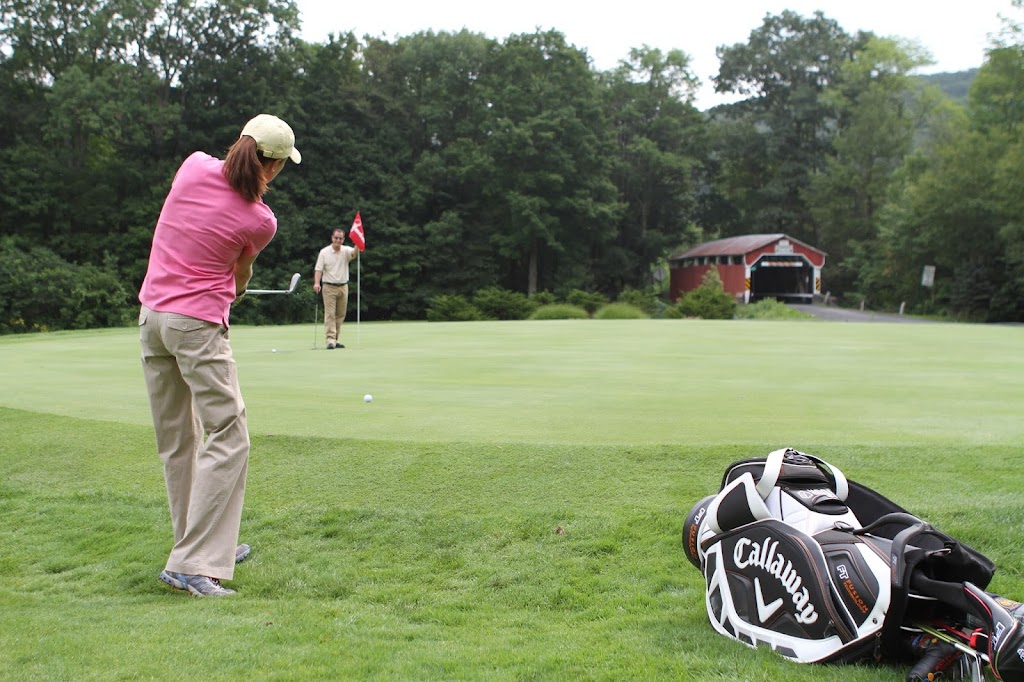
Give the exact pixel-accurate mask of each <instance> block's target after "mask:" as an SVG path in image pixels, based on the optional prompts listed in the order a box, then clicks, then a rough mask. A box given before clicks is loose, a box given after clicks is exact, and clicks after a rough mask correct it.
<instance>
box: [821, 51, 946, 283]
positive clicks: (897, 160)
mask: <svg viewBox="0 0 1024 682" xmlns="http://www.w3.org/2000/svg"><path fill="white" fill-rule="evenodd" d="M926 63H928V59H927V56H926V55H925V54H923V53H920V52H919V51H917V50H916V48H914V47H913V46H912V45H903V44H900V43H897V42H896V41H894V40H890V39H879V38H874V37H872V38H869V40H868V42H867V44H866V45H865V46H864V49H862V50H860V51H858V52H857V53H856V56H855V58H854V59H851V60H848V61H846V62H844V63H843V65H842V68H841V70H840V75H841V78H840V79H839V83H837V84H836V85H835V86H833V87H832V88H830V89H829V90H828V92H827V93H826V94H825V99H827V100H828V101H830V102H832V103H833V104H834V106H835V109H836V112H837V115H838V117H839V120H840V121H842V126H841V127H840V128H839V130H838V131H837V133H836V135H835V137H834V139H833V141H832V147H833V154H832V155H830V156H828V157H826V159H825V165H824V167H823V168H822V170H821V171H820V172H819V173H817V174H815V175H814V176H812V177H811V179H810V183H809V185H808V187H807V190H806V191H805V192H804V197H805V200H806V202H807V205H808V209H809V211H810V213H811V215H812V216H813V217H814V219H815V222H816V223H817V224H818V225H820V239H821V242H820V244H821V246H822V248H824V249H825V250H827V251H828V254H829V262H830V266H829V287H830V288H831V289H832V290H836V291H840V292H841V291H846V290H849V289H851V288H854V287H855V286H856V282H857V280H858V278H859V277H860V272H859V270H858V265H859V262H858V261H857V260H856V259H849V258H848V257H849V256H850V255H851V253H852V252H853V251H856V250H857V249H858V247H861V246H863V247H865V248H867V249H870V247H871V246H873V245H874V242H875V240H876V239H877V238H878V216H877V214H878V212H879V210H881V208H882V207H883V206H884V205H885V203H886V201H888V198H889V187H890V184H891V182H892V179H893V176H894V173H895V172H896V171H897V170H898V169H899V168H900V167H901V166H902V164H903V161H904V158H905V157H906V155H907V154H909V153H910V150H911V145H912V143H913V140H914V136H915V135H917V134H919V133H920V132H921V130H920V125H919V124H920V123H921V122H924V121H926V120H927V118H928V114H929V109H932V108H934V107H936V106H940V104H939V103H940V102H941V101H943V100H945V98H944V96H943V95H942V94H941V93H939V92H938V90H937V89H936V88H934V87H931V86H926V85H925V84H924V83H923V82H921V81H917V80H914V79H913V78H912V77H911V76H910V75H909V73H910V71H911V70H913V69H915V68H917V67H919V66H922V65H924V64H926Z"/></svg>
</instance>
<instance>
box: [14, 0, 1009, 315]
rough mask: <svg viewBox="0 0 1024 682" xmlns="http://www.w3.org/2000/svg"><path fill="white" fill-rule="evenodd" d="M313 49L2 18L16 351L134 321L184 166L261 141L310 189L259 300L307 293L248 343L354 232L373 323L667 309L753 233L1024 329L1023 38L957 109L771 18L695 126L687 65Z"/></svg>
mask: <svg viewBox="0 0 1024 682" xmlns="http://www.w3.org/2000/svg"><path fill="white" fill-rule="evenodd" d="M1013 6H1014V8H1015V9H1017V10H1019V9H1020V0H1014V2H1013ZM300 26H301V24H300V16H299V13H298V10H297V8H296V6H295V4H294V2H293V1H292V0H256V1H246V2H241V1H240V0H230V1H227V2H223V1H221V2H214V1H213V0H180V1H175V2H169V1H167V0H153V2H147V3H124V2H120V1H119V0H71V1H70V2H63V3H53V2H48V1H47V0H0V98H2V100H3V101H4V102H5V106H4V107H3V108H2V110H0V150H2V152H3V153H4V155H5V158H7V159H8V162H7V163H5V164H2V165H0V186H3V188H4V191H3V192H2V193H0V230H2V234H3V241H2V244H0V250H2V253H3V258H4V262H3V264H2V266H0V292H2V293H3V297H2V298H0V332H15V331H29V330H38V329H59V328H78V327H89V326H103V325H111V324H122V323H124V322H125V321H127V320H128V319H130V317H131V316H132V314H133V313H134V309H135V301H134V297H135V294H136V292H137V291H138V287H139V285H140V284H141V279H142V276H143V274H144V272H145V267H146V258H147V256H148V250H149V242H150V239H151V236H152V230H153V226H154V224H155V222H156V218H157V215H158V213H159V209H160V205H161V202H162V199H163V197H164V195H165V194H166V192H167V188H168V186H169V183H170V180H171V178H172V175H173V173H174V171H175V169H176V168H177V166H178V164H180V162H181V160H182V159H183V158H184V157H185V156H187V155H188V154H189V153H191V152H192V151H195V150H197V149H201V150H204V151H207V152H209V153H212V154H216V155H222V154H223V152H224V151H225V149H226V148H227V147H228V146H229V145H230V143H231V142H232V140H233V139H234V137H235V136H237V134H238V131H239V130H240V128H241V125H242V124H243V123H244V122H245V120H247V119H248V118H249V117H250V116H252V115H253V114H255V113H259V112H268V113H273V114H277V115H279V116H281V117H282V118H284V119H286V120H287V121H289V122H290V123H291V124H292V126H293V128H294V129H295V130H296V133H297V137H298V146H299V148H300V149H301V150H302V152H303V157H304V162H303V164H302V165H301V166H297V167H293V168H289V169H287V170H286V172H284V173H283V174H282V175H281V176H280V177H279V178H278V180H277V181H275V183H274V185H273V187H272V191H271V193H270V194H269V195H268V196H267V203H268V204H270V205H271V206H272V207H273V208H274V210H275V212H276V213H277V215H278V218H279V222H280V226H279V231H278V235H277V237H276V238H275V239H274V241H273V242H272V243H271V245H270V247H268V249H267V250H266V251H265V252H264V253H263V254H262V255H261V256H260V258H259V260H258V261H257V267H256V278H255V280H254V285H257V286H260V287H261V288H279V287H280V286H282V285H283V284H284V283H286V282H287V281H288V278H289V277H290V275H291V273H293V272H300V273H303V274H304V275H305V276H306V277H305V281H304V287H303V291H302V293H301V294H300V295H295V296H292V297H287V298H286V297H280V298H279V299H275V300H274V301H269V300H266V301H262V300H252V301H244V300H243V301H242V302H240V303H239V304H238V306H237V308H236V310H235V312H234V313H233V318H234V319H235V320H236V321H240V322H264V321H266V322H295V321H308V319H309V317H310V314H311V312H312V311H313V307H314V301H313V300H311V299H312V298H313V296H312V293H311V292H310V291H309V289H308V285H309V284H310V282H311V277H312V273H311V271H312V265H313V263H314V259H315V254H316V252H317V250H318V249H319V248H320V247H321V246H323V245H324V244H326V243H327V241H328V236H329V234H330V231H331V230H332V229H334V228H336V227H342V228H347V227H348V226H349V225H350V224H351V222H352V218H353V216H354V215H355V212H356V211H357V210H358V211H361V214H362V217H363V221H364V224H365V227H366V234H367V240H368V249H367V251H366V252H365V253H364V254H363V255H362V263H361V265H362V268H361V270H360V272H361V276H362V281H361V282H360V285H361V291H362V296H361V297H360V303H361V308H362V310H361V313H362V315H363V318H364V319H367V320H373V319H422V318H424V317H426V316H427V315H428V309H429V308H431V307H435V308H436V307H437V306H436V303H437V302H436V299H437V297H439V296H442V295H445V296H462V297H464V298H466V300H467V301H468V300H469V298H470V297H473V298H475V297H476V296H477V294H478V293H479V292H485V291H488V290H494V291H498V290H505V291H511V292H518V293H520V294H523V295H524V296H526V297H527V298H530V299H531V300H532V299H533V298H534V297H536V296H537V295H538V294H539V292H543V291H549V292H554V295H556V296H557V297H558V299H559V300H563V301H564V300H566V299H567V297H568V295H569V294H570V293H571V292H574V291H581V292H589V293H591V294H594V295H598V296H602V297H604V298H605V299H607V300H614V299H617V298H618V297H619V296H620V295H621V294H622V293H623V292H625V291H628V290H637V291H645V292H651V291H653V292H658V293H663V291H660V290H659V288H658V287H657V286H656V283H657V282H659V281H662V282H663V281H664V279H665V278H663V277H661V278H659V277H658V276H657V274H658V273H659V272H661V273H663V271H664V268H665V267H666V262H667V258H668V257H669V256H671V255H672V254H673V253H675V252H677V251H679V250H681V249H683V248H685V247H688V246H691V245H693V244H695V243H698V242H700V241H703V240H706V239H712V238H719V237H726V236H732V235H736V234H744V233H758V232H785V233H788V234H790V235H791V236H793V237H795V238H797V239H802V240H805V241H808V242H810V243H812V244H814V245H815V246H818V247H819V248H822V249H823V250H825V251H826V252H828V254H829V264H828V267H827V268H826V273H825V275H826V286H827V288H828V289H829V290H830V291H832V292H833V294H834V295H835V296H837V297H840V298H843V297H858V298H862V299H866V300H868V301H869V302H871V303H873V304H876V305H878V306H885V305H889V306H893V305H898V304H899V302H902V301H906V302H907V303H908V305H909V309H910V310H911V311H927V312H936V313H951V314H957V315H961V316H967V317H970V318H972V319H987V320H1010V319H1024V303H1022V301H1024V295H1022V294H1024V227H1022V226H1021V225H1022V224H1021V222H1020V218H1019V216H1021V215H1024V193H1021V192H1019V191H1018V188H1017V185H1018V184H1019V181H1018V179H1017V178H1018V176H1019V173H1018V172H1017V169H1018V168H1019V167H1020V158H1019V157H1024V139H1022V135H1021V118H1022V116H1024V114H1022V113H1021V111H1022V110H1021V108H1020V107H1017V106H1015V105H1014V104H1013V103H1014V102H1017V101H1020V99H1021V97H1022V96H1024V79H1022V78H1021V77H1020V74H1021V73H1024V47H1022V44H1024V39H1022V32H1021V30H1020V29H1019V28H1018V27H1017V26H1015V25H1014V24H1012V23H1011V22H1009V21H1008V22H1007V30H1006V31H1005V32H1004V34H1003V37H1002V39H1001V40H1002V42H1000V43H994V44H993V45H992V49H991V50H990V51H989V53H988V57H987V59H986V61H985V63H984V64H983V65H982V66H981V68H980V69H979V71H978V74H977V76H976V78H975V80H974V82H973V84H972V86H971V88H970V90H969V94H968V98H967V101H966V103H960V102H956V101H953V100H951V99H949V98H948V97H946V96H944V95H943V94H942V93H941V92H940V91H939V90H937V89H936V88H934V87H932V86H928V85H926V84H925V83H924V81H922V80H921V79H919V78H915V77H914V76H912V71H913V70H914V69H915V68H917V67H919V66H921V65H923V64H926V63H927V61H928V57H927V55H925V54H923V53H921V52H920V50H919V49H918V48H915V47H914V46H913V45H911V44H904V43H901V42H899V41H898V40H891V39H883V38H878V37H876V36H874V35H872V34H870V33H866V32H858V33H856V34H848V33H847V32H845V31H843V30H842V28H841V27H840V26H839V25H838V24H837V23H836V22H835V21H833V20H831V19H828V18H827V17H826V16H824V15H823V14H822V13H820V12H819V13H815V14H814V15H812V16H810V17H804V16H800V15H798V14H795V13H793V12H789V11H786V12H782V13H781V14H779V15H774V16H772V15H769V16H767V17H766V18H765V20H764V22H763V24H762V25H761V26H758V27H755V28H754V29H753V30H752V31H751V32H750V36H749V40H748V41H747V42H746V43H739V44H736V45H732V46H723V47H721V48H720V49H719V51H718V57H719V60H720V70H719V73H718V75H717V76H716V77H715V78H714V82H715V87H716V89H717V90H718V91H720V92H730V93H738V94H741V95H746V96H748V97H747V99H744V100H742V101H740V102H738V103H736V104H732V105H727V106H722V107H717V108H715V109H713V110H710V111H707V112H701V111H699V110H697V108H696V107H695V106H694V105H693V102H694V96H695V93H696V88H697V87H698V85H699V83H698V81H697V79H696V77H695V76H694V74H693V71H692V68H691V64H690V61H689V58H688V57H687V55H686V54H685V53H684V52H683V51H682V50H671V51H668V52H663V51H661V50H658V49H653V48H649V47H640V48H636V49H633V50H631V51H630V53H629V54H628V55H624V58H623V60H622V61H621V63H620V64H619V66H618V67H616V68H614V69H611V70H608V71H596V70H595V69H594V68H593V67H592V65H591V63H590V62H589V60H588V57H587V54H586V50H585V48H582V47H577V46H574V45H571V44H568V43H567V41H566V39H565V37H564V36H563V35H562V34H561V33H559V32H558V31H543V32H541V31H538V32H536V33H531V34H515V35H510V36H507V37H506V38H504V39H495V38H491V37H487V36H484V35H480V34H475V33H471V32H468V31H462V32H459V33H433V32H429V31H428V32H422V33H417V34H413V35H409V36H404V37H400V38H397V39H395V40H393V41H388V40H384V39H381V38H371V37H365V38H362V39H359V38H357V37H356V36H355V35H353V34H336V35H331V36H330V37H329V38H328V39H327V40H326V41H325V42H323V43H310V42H306V41H303V40H301V39H299V38H298V37H297V34H298V31H299V28H300ZM924 265H934V266H935V267H936V285H935V287H934V289H925V288H923V287H921V285H920V278H921V277H920V275H921V268H922V267H923V266H924ZM71 283H73V284H74V286H75V289H74V290H73V291H69V290H68V287H69V286H70V284H71ZM432 302H433V303H432ZM499 302H500V301H499ZM663 303H664V304H665V305H674V304H675V303H676V302H674V301H663ZM481 304H482V305H483V306H484V309H486V308H487V304H486V303H485V302H483V301H482V302H481ZM474 305H475V304H474ZM584 307H585V308H586V306H584ZM589 312H590V313H591V314H592V313H593V312H594V311H592V310H591V311H589ZM485 314H486V313H485Z"/></svg>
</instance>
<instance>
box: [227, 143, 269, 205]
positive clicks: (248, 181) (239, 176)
mask: <svg viewBox="0 0 1024 682" xmlns="http://www.w3.org/2000/svg"><path fill="white" fill-rule="evenodd" d="M275 163H277V160H276V159H265V158H262V157H260V155H259V154H257V153H256V140H254V139H252V138H251V137H249V136H248V135H243V136H242V137H240V138H238V140H236V141H235V143H234V144H233V145H231V148H230V149H228V155H227V158H226V159H224V169H223V172H224V178H225V179H226V180H227V181H228V184H229V185H230V186H231V189H233V190H235V191H236V192H238V193H239V194H241V195H242V196H243V197H245V199H246V201H259V199H260V197H262V196H263V195H264V194H266V193H267V185H268V182H267V177H268V175H269V174H268V172H267V170H266V168H267V167H268V166H272V165H273V164H275Z"/></svg>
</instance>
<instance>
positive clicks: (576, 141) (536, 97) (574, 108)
mask: <svg viewBox="0 0 1024 682" xmlns="http://www.w3.org/2000/svg"><path fill="white" fill-rule="evenodd" d="M481 87H482V88H483V89H484V92H485V93H486V96H487V104H488V110H489V111H490V112H491V116H490V118H489V121H488V122H489V124H490V128H489V130H488V134H487V138H486V143H485V149H486V153H487V154H488V155H489V157H490V159H491V163H492V164H493V168H494V170H495V174H494V175H493V176H492V177H488V178H487V180H488V182H487V184H486V186H485V189H484V200H485V212H484V213H483V215H482V218H483V219H484V221H486V224H488V225H490V229H491V231H490V246H491V247H492V248H493V249H494V250H495V251H496V253H497V255H498V256H499V257H500V258H501V259H502V260H503V263H502V265H503V266H504V272H503V273H502V276H503V283H504V285H505V286H507V287H508V288H512V289H515V290H520V291H525V292H526V293H527V294H532V293H534V292H536V291H539V290H541V289H562V288H570V287H572V286H582V285H588V284H590V283H591V280H592V279H593V276H592V271H591V269H590V267H589V264H590V261H591V258H592V255H593V254H594V253H595V252H596V251H598V250H599V249H600V248H601V247H602V246H603V245H604V244H606V243H607V242H608V241H609V240H610V239H612V238H613V236H614V234H615V225H616V219H617V216H618V210H619V204H618V202H617V201H616V193H615V187H614V185H613V184H612V183H611V180H610V178H609V164H610V161H609V159H610V155H609V147H608V138H607V135H606V123H605V120H604V115H603V110H602V106H601V98H600V90H599V88H598V82H597V79H596V78H595V76H594V74H593V72H592V71H591V70H590V68H589V65H588V63H587V58H586V55H585V54H584V53H582V52H581V51H579V50H578V49H576V48H575V47H572V46H570V45H567V44H566V42H565V37H564V36H563V35H562V34H560V33H558V32H556V31H549V32H545V33H534V34H525V35H513V36H509V37H508V38H507V39H506V40H505V42H504V43H503V45H502V48H501V50H500V51H499V52H498V53H497V54H496V56H495V58H494V60H493V61H492V62H491V63H490V65H489V69H488V71H487V72H486V73H485V74H484V75H483V77H482V78H481Z"/></svg>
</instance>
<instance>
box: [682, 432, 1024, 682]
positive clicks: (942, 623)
mask: <svg viewBox="0 0 1024 682" xmlns="http://www.w3.org/2000/svg"><path fill="white" fill-rule="evenodd" d="M682 540H683V550H684V552H685V553H686V557H687V558H688V559H689V560H690V562H691V563H692V564H693V565H694V566H696V567H697V568H698V569H699V570H700V571H701V573H703V575H704V579H705V584H706V592H705V606H706V609H707V614H708V618H709V620H710V621H711V626H712V627H713V628H714V629H715V630H716V631H717V632H718V633H720V634H722V635H724V636H726V637H729V638H731V639H736V640H738V641H741V642H743V643H745V644H747V645H749V646H752V647H759V646H768V647H771V648H772V649H774V650H775V651H776V652H778V653H779V654H781V655H783V656H785V657H787V658H789V659H792V660H793V661H797V662H801V663H838V662H850V661H858V660H870V659H873V660H876V661H879V660H886V661H889V662H894V663H895V662H903V663H907V664H909V665H912V666H913V667H912V668H911V669H910V672H909V674H908V677H907V679H908V680H929V679H932V678H934V677H936V676H939V675H942V676H944V677H945V678H954V679H956V678H960V679H972V680H982V679H984V673H983V669H984V667H985V666H988V667H989V669H990V670H991V671H992V673H993V674H994V675H995V676H996V678H998V679H1000V680H1006V681H1007V682H1018V681H1024V624H1022V622H1021V618H1022V617H1024V605H1022V604H1020V603H1018V602H1015V601H1012V600H1009V599H1005V598H1003V597H999V596H997V595H994V594H991V593H988V592H986V591H985V587H986V586H987V585H988V583H989V581H990V580H991V579H992V576H993V574H994V573H995V565H994V564H993V563H992V562H991V561H990V560H989V559H988V558H986V557H985V556H984V555H982V554H981V553H980V552H978V551H977V550H974V549H972V548H971V547H968V546H967V545H965V544H963V543H962V542H958V541H957V540H955V539H954V538H952V537H950V536H949V535H947V534H945V533H943V532H942V531H940V530H938V529H936V528H934V527H932V526H931V525H929V524H927V523H925V522H924V521H922V520H921V519H919V518H917V517H916V516H913V515H912V514H910V513H909V512H907V511H906V510H905V509H903V508H902V507H900V506H899V505H897V504H896V503H895V502H893V501H891V500H889V499H887V498H886V497H884V496H883V495H881V494H879V493H877V492H875V491H874V490H872V489H870V488H868V487H866V486H863V485H860V484H858V483H856V482H854V481H851V480H849V479H847V478H846V477H845V476H844V475H843V473H842V472H841V471H840V470H839V469H838V468H836V467H834V466H832V465H830V464H828V463H827V462H825V461H824V460H821V459H819V458H817V457H815V456H813V455H808V454H806V453H802V452H799V451H797V450H793V449H782V450H776V451H775V452H772V453H770V454H769V455H768V456H767V457H762V458H757V459H750V460H743V461H740V462H736V463H734V464H732V465H731V466H730V467H728V468H727V469H726V472H725V475H724V477H723V480H722V486H721V488H720V490H719V492H718V493H717V494H714V495H709V496H707V497H705V498H704V499H702V500H700V501H699V502H698V503H697V504H696V505H694V507H693V508H692V509H691V510H690V513H689V514H688V515H687V517H686V520H685V522H684V524H683V537H682Z"/></svg>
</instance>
